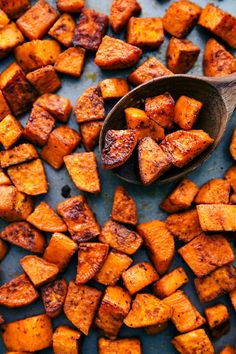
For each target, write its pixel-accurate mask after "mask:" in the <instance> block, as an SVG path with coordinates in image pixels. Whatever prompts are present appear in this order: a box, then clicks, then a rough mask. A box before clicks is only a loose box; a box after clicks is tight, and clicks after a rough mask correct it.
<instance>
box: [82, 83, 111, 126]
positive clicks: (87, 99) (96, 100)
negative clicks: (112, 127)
mask: <svg viewBox="0 0 236 354" xmlns="http://www.w3.org/2000/svg"><path fill="white" fill-rule="evenodd" d="M75 117H76V120H77V122H78V123H83V122H91V121H94V120H103V119H104V118H105V108H104V101H103V98H102V95H101V91H100V89H99V87H90V88H89V89H87V90H85V91H84V93H83V94H82V95H81V96H80V97H79V98H78V100H77V101H76V104H75Z"/></svg>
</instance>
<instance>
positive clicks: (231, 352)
mask: <svg viewBox="0 0 236 354" xmlns="http://www.w3.org/2000/svg"><path fill="white" fill-rule="evenodd" d="M235 353H236V348H235V347H233V346H232V345H226V346H225V347H224V348H223V350H221V352H220V354H235Z"/></svg>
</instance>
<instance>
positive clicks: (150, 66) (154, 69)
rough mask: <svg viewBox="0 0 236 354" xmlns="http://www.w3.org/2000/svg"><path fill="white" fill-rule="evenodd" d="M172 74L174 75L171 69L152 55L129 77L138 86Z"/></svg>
mask: <svg viewBox="0 0 236 354" xmlns="http://www.w3.org/2000/svg"><path fill="white" fill-rule="evenodd" d="M170 75H173V73H172V72H171V71H170V70H169V69H167V68H166V67H165V66H164V65H163V64H162V63H161V62H160V61H158V60H157V59H156V58H155V57H151V58H149V59H147V60H146V61H145V62H144V63H143V64H141V65H140V66H139V67H138V68H137V69H135V70H134V71H133V72H132V73H131V74H130V75H129V77H128V79H129V81H130V82H132V84H134V85H136V86H138V85H141V84H143V83H144V82H147V81H150V80H152V79H155V78H157V77H162V76H170Z"/></svg>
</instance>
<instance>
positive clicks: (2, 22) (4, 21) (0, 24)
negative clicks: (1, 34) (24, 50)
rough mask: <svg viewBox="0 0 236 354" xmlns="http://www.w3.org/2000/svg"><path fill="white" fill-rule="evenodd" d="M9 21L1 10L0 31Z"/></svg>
mask: <svg viewBox="0 0 236 354" xmlns="http://www.w3.org/2000/svg"><path fill="white" fill-rule="evenodd" d="M0 6H1V5H0ZM9 21H10V20H9V17H8V16H7V14H6V13H5V12H4V11H3V10H1V9H0V29H2V28H3V27H5V26H6V25H7V24H8V23H9Z"/></svg>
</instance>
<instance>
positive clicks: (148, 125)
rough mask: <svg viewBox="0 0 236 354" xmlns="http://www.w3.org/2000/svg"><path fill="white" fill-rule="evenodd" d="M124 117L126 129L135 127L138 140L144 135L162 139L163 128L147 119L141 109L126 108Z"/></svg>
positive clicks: (163, 134) (163, 135)
mask: <svg viewBox="0 0 236 354" xmlns="http://www.w3.org/2000/svg"><path fill="white" fill-rule="evenodd" d="M125 118H126V124H127V127H128V129H135V131H136V135H137V139H138V141H140V140H141V139H143V138H145V137H146V136H149V137H151V138H153V139H154V140H156V141H159V140H163V139H164V137H165V132H164V129H163V128H162V127H161V126H160V125H159V124H157V123H156V122H155V121H153V120H151V119H149V118H148V116H147V114H146V113H145V111H143V110H142V109H139V108H133V107H130V108H126V109H125Z"/></svg>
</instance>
